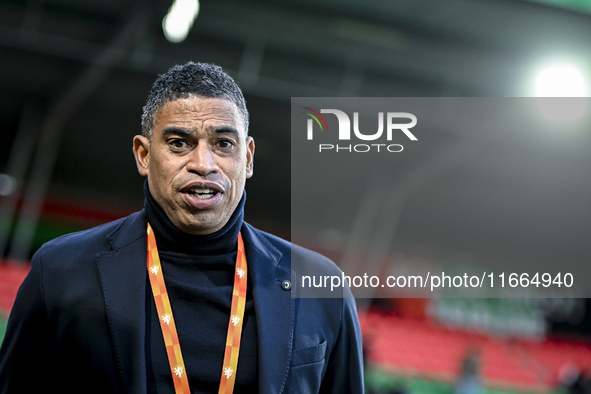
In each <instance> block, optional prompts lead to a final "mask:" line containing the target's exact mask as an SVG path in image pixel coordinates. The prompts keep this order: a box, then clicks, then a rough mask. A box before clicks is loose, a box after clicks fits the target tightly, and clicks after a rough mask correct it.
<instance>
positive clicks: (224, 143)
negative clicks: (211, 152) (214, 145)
mask: <svg viewBox="0 0 591 394" xmlns="http://www.w3.org/2000/svg"><path fill="white" fill-rule="evenodd" d="M233 145H234V144H233V143H232V141H229V140H219V141H218V146H219V147H220V148H224V149H226V148H231V147H232V146H233Z"/></svg>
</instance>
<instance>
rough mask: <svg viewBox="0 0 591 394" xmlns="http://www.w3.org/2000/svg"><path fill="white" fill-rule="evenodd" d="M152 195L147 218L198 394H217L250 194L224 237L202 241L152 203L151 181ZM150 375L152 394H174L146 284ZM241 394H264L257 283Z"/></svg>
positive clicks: (247, 317) (248, 315) (243, 352)
mask: <svg viewBox="0 0 591 394" xmlns="http://www.w3.org/2000/svg"><path fill="white" fill-rule="evenodd" d="M144 193H145V195H146V200H145V203H144V207H145V210H146V216H147V218H148V221H149V222H150V225H151V226H152V229H153V230H154V234H155V236H156V244H157V246H158V253H159V254H160V260H161V264H162V272H163V274H164V280H165V282H166V288H167V290H168V295H169V298H170V303H171V306H172V311H173V313H174V319H175V323H176V327H177V332H178V336H179V342H180V345H181V350H182V352H183V359H184V361H185V367H186V370H187V376H188V378H189V386H190V387H191V393H217V392H218V389H219V384H220V377H221V375H222V363H223V359H224V351H225V348H226V346H225V345H226V335H227V332H228V322H229V320H230V307H231V304H232V289H233V286H234V271H235V265H236V252H237V248H238V233H239V231H240V228H241V227H242V222H243V217H244V210H243V209H244V202H245V199H246V194H243V196H242V199H241V200H240V203H239V204H238V207H237V208H236V210H235V211H234V213H233V214H232V216H231V217H230V220H229V221H228V223H227V224H226V225H225V226H224V227H223V228H222V229H220V230H219V231H217V232H215V233H213V234H209V235H204V236H197V235H191V234H187V233H185V232H183V231H181V230H179V229H178V228H177V227H176V226H174V225H173V224H172V222H171V221H170V220H169V219H168V217H167V215H166V213H165V212H164V210H163V209H162V208H161V207H160V206H159V205H158V203H157V202H156V201H155V200H154V198H153V197H152V196H151V194H150V191H149V189H148V182H147V181H146V183H145V185H144ZM248 263H249V262H247V264H248ZM146 372H147V380H148V382H147V383H148V385H147V387H148V393H150V394H153V393H158V394H168V393H171V394H173V393H174V385H173V382H172V374H171V371H170V366H169V363H168V357H167V355H166V348H165V346H164V340H163V338H162V331H161V329H160V322H159V320H158V314H157V312H156V306H155V305H154V298H153V295H152V290H151V287H150V284H149V279H148V281H147V282H146ZM234 392H235V393H256V392H258V354H257V330H256V319H255V314H254V304H253V300H252V286H251V282H250V279H249V280H248V289H247V293H246V307H245V310H244V320H243V326H242V340H241V344H240V356H239V358H238V371H237V374H236V382H235V385H234Z"/></svg>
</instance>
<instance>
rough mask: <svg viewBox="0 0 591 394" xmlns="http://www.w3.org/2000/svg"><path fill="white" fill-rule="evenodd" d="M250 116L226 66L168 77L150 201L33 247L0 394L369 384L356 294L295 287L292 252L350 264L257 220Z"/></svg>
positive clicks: (295, 389) (282, 389) (154, 125)
mask: <svg viewBox="0 0 591 394" xmlns="http://www.w3.org/2000/svg"><path fill="white" fill-rule="evenodd" d="M248 119H249V114H248V111H247V109H246V103H245V101H244V97H243V95H242V92H241V91H240V89H239V87H238V85H237V84H236V83H235V82H234V80H233V79H232V78H231V77H230V76H228V75H227V74H226V73H224V72H223V71H222V69H221V68H219V67H217V66H213V65H209V64H201V63H192V62H189V63H187V64H185V65H182V66H175V67H173V68H171V69H170V70H169V71H168V72H167V73H165V74H163V75H161V76H159V77H158V79H157V80H156V82H155V83H154V85H153V86H152V89H151V90H150V92H149V95H148V99H147V101H146V105H145V106H144V112H143V115H142V135H139V136H136V137H135V138H134V143H133V152H134V155H135V159H136V163H137V167H138V170H139V172H140V174H141V175H143V176H145V177H147V180H146V182H145V184H144V194H145V203H144V209H143V210H142V211H140V212H137V213H134V214H132V215H130V216H128V217H126V218H123V219H120V220H117V221H115V222H112V223H108V224H105V225H102V226H99V227H96V228H93V229H90V230H87V231H83V232H80V233H74V234H70V235H66V236H63V237H60V238H58V239H55V240H53V241H51V242H49V243H47V244H45V245H44V246H43V247H42V248H41V249H40V250H39V251H38V252H37V253H36V254H35V256H34V257H33V260H32V266H31V271H30V273H29V275H28V276H27V278H26V280H25V281H24V283H23V285H22V286H21V288H20V290H19V293H18V296H17V299H16V302H15V304H14V307H13V310H12V313H11V315H10V320H9V323H8V328H7V332H6V336H5V340H4V342H3V344H2V348H1V349H0V393H34V392H46V391H48V390H56V391H59V392H60V393H79V392H97V393H98V392H100V393H146V392H147V393H174V392H176V393H181V392H183V393H188V392H193V393H217V392H220V393H231V392H232V391H233V390H236V392H242V393H246V392H247V393H257V392H259V393H362V392H363V371H362V354H361V352H362V351H361V348H362V346H361V333H360V328H359V322H358V318H357V312H356V308H355V302H354V300H353V298H352V297H351V294H350V291H349V289H348V288H343V290H342V291H343V294H341V297H339V298H330V299H311V298H295V297H292V294H291V290H292V285H291V282H290V281H291V280H292V270H291V263H292V259H299V260H302V261H306V262H307V264H308V265H313V267H314V269H315V271H316V273H317V274H318V275H339V276H340V275H341V272H340V270H339V269H338V268H337V267H336V265H334V264H333V263H332V262H331V261H329V260H328V259H326V258H324V257H322V256H320V255H318V254H316V253H314V252H312V251H309V250H306V249H303V248H300V247H297V246H295V245H292V244H291V243H289V242H287V241H284V240H282V239H279V238H277V237H275V236H273V235H270V234H267V233H264V232H262V231H260V230H257V229H255V228H253V227H252V226H250V225H249V224H247V223H246V222H244V221H243V215H244V206H245V200H246V193H245V191H244V187H245V182H246V179H247V178H250V177H251V176H252V174H253V161H254V152H255V145H254V140H253V138H252V137H251V136H249V135H248ZM113 176H116V174H113ZM269 193H273V190H269ZM295 274H296V275H297V272H296V273H295ZM189 390H191V391H189Z"/></svg>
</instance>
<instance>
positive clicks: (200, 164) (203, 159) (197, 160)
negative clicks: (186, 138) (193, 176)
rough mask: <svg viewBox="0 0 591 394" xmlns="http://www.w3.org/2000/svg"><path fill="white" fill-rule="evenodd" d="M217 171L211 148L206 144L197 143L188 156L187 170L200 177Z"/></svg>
mask: <svg viewBox="0 0 591 394" xmlns="http://www.w3.org/2000/svg"><path fill="white" fill-rule="evenodd" d="M217 169H218V165H217V162H216V156H215V153H213V152H212V150H211V147H210V146H209V145H208V144H206V143H199V145H197V147H196V148H195V149H194V150H193V152H191V154H190V156H189V162H188V163H187V170H188V171H189V172H193V173H197V174H199V175H201V176H206V175H207V174H209V173H212V172H215V171H217Z"/></svg>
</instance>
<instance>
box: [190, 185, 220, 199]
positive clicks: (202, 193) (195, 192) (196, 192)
mask: <svg viewBox="0 0 591 394" xmlns="http://www.w3.org/2000/svg"><path fill="white" fill-rule="evenodd" d="M217 193H218V192H216V191H215V190H213V189H201V188H196V189H191V190H188V191H187V194H189V195H191V196H193V197H197V198H200V199H203V200H205V199H208V198H212V197H213V196H215V195H216V194H217Z"/></svg>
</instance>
